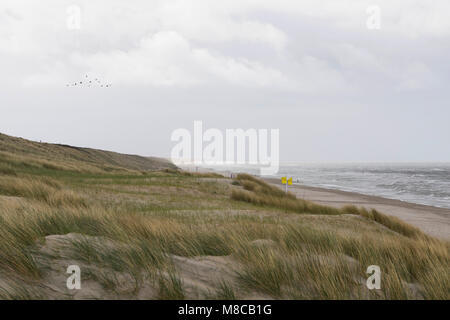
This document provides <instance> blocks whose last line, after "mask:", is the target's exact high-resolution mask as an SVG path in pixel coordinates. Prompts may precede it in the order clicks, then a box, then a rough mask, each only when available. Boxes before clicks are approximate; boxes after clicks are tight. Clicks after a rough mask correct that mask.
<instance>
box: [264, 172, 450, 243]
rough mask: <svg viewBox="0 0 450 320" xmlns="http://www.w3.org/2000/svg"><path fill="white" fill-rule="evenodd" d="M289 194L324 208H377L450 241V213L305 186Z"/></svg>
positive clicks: (374, 197)
mask: <svg viewBox="0 0 450 320" xmlns="http://www.w3.org/2000/svg"><path fill="white" fill-rule="evenodd" d="M265 180H266V181H267V182H270V183H272V184H275V185H277V186H280V187H282V188H284V186H282V185H281V182H280V180H279V179H275V178H266V179H265ZM289 191H290V192H292V193H294V194H295V195H296V196H297V197H299V198H303V199H305V200H309V201H313V202H316V203H319V204H323V205H329V206H333V207H343V206H345V205H355V206H358V207H365V208H367V209H371V208H373V209H376V210H378V211H380V212H383V213H385V214H388V215H392V216H395V217H397V218H399V219H402V220H403V221H405V222H407V223H410V224H411V225H413V226H416V227H418V228H420V229H421V230H423V231H424V232H426V233H427V234H429V235H431V236H435V237H438V238H441V239H446V240H450V209H445V208H438V207H433V206H426V205H421V204H414V203H409V202H404V201H400V200H393V199H386V198H382V197H376V196H369V195H364V194H359V193H355V192H347V191H340V190H332V189H325V188H317V187H309V186H303V185H293V186H289Z"/></svg>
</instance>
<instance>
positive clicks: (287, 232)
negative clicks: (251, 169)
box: [0, 141, 450, 299]
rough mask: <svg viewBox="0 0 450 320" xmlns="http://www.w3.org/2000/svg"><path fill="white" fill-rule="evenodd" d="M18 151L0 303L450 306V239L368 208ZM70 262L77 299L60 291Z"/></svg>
mask: <svg viewBox="0 0 450 320" xmlns="http://www.w3.org/2000/svg"><path fill="white" fill-rule="evenodd" d="M16 149H17V150H19V149H20V150H22V151H20V152H19V151H14V150H11V148H10V149H8V150H3V149H0V298H1V299H54V298H56V299H73V298H75V299H83V298H95V299H102V298H108V299H120V298H128V299H135V298H138V299H184V298H193V299H248V298H268V299H352V298H353V299H422V298H424V299H449V298H450V279H449V272H448V269H449V262H450V254H449V249H450V245H449V243H448V242H444V241H440V240H437V239H434V238H431V237H429V236H427V235H425V234H423V233H422V232H421V231H420V230H418V229H416V228H414V227H412V226H410V225H407V224H405V223H403V222H402V221H400V220H398V219H395V218H392V217H389V216H388V215H384V214H382V213H379V212H377V211H375V210H372V211H367V210H364V209H359V208H356V207H347V208H343V209H341V210H339V209H333V208H329V207H326V206H321V205H317V204H314V203H311V202H308V201H304V200H302V199H297V198H295V196H294V195H291V194H287V195H286V194H285V193H283V192H282V191H281V190H280V189H278V188H276V187H274V186H271V185H268V184H266V183H265V182H263V181H260V180H258V179H256V178H254V177H252V176H248V175H239V176H238V177H237V178H236V179H235V180H230V179H227V178H224V177H221V176H220V175H217V174H194V173H187V172H182V171H178V170H176V169H174V168H173V167H167V168H163V169H161V170H157V171H144V169H143V168H139V169H135V168H134V167H133V166H135V165H136V164H135V162H132V164H131V166H130V167H127V165H126V162H124V164H122V167H121V166H117V165H112V164H111V163H106V162H105V160H104V159H103V158H101V159H95V160H92V159H91V160H90V161H86V162H83V161H82V159H74V158H73V157H72V156H71V155H64V154H59V155H58V156H55V157H51V154H50V153H47V154H46V155H44V154H36V153H33V152H30V153H29V154H27V152H26V147H24V146H23V145H21V144H20V141H19V142H17V146H16ZM58 150H59V149H58ZM105 166H106V167H107V168H108V169H106V170H105ZM111 167H113V168H114V169H113V170H111V169H110V168H111ZM156 169H159V168H156ZM73 264H77V265H79V266H80V268H81V270H82V289H81V290H79V291H77V290H68V289H67V288H66V282H65V281H66V279H67V276H68V275H67V274H66V268H67V266H68V265H73ZM369 265H379V266H380V268H381V271H382V277H381V279H382V280H381V289H380V290H368V289H367V287H366V285H365V283H366V279H367V277H368V275H367V274H366V269H367V267H368V266H369Z"/></svg>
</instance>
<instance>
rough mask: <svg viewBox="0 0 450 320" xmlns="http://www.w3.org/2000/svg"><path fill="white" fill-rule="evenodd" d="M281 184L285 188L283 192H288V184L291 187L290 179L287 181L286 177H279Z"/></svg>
mask: <svg viewBox="0 0 450 320" xmlns="http://www.w3.org/2000/svg"><path fill="white" fill-rule="evenodd" d="M281 184H284V185H285V186H286V188H285V190H286V193H287V192H288V184H289V185H292V178H289V180H288V179H287V177H281Z"/></svg>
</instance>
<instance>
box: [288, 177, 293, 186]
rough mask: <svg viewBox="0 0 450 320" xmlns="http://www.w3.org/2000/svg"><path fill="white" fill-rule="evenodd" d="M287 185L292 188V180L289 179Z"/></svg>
mask: <svg viewBox="0 0 450 320" xmlns="http://www.w3.org/2000/svg"><path fill="white" fill-rule="evenodd" d="M288 185H290V186H292V178H289V180H288Z"/></svg>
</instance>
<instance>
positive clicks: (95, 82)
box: [66, 75, 111, 88]
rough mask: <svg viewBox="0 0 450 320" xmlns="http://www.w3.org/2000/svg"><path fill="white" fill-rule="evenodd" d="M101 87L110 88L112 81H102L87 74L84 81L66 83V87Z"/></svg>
mask: <svg viewBox="0 0 450 320" xmlns="http://www.w3.org/2000/svg"><path fill="white" fill-rule="evenodd" d="M93 86H96V87H101V88H103V87H104V88H109V87H111V83H102V82H101V81H100V79H98V78H90V77H89V76H88V75H86V76H85V77H84V79H83V81H77V82H73V83H68V84H66V87H93Z"/></svg>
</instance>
